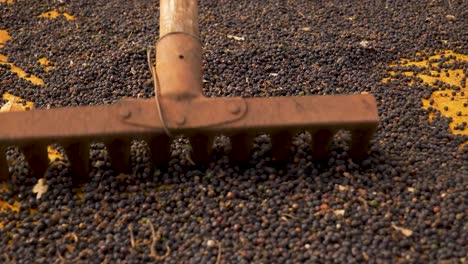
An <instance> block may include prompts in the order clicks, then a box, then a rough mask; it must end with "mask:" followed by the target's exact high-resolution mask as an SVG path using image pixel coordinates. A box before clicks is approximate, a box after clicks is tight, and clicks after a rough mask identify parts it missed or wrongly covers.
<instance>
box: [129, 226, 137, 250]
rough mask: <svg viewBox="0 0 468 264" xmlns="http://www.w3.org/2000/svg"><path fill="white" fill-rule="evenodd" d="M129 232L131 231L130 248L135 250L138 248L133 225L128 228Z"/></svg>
mask: <svg viewBox="0 0 468 264" xmlns="http://www.w3.org/2000/svg"><path fill="white" fill-rule="evenodd" d="M128 231H130V246H131V247H132V248H135V247H136V242H135V238H134V237H133V228H132V225H129V226H128Z"/></svg>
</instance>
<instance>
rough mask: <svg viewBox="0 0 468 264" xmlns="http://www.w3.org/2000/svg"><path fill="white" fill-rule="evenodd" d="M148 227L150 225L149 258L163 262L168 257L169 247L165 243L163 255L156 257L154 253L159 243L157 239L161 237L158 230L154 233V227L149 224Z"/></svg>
mask: <svg viewBox="0 0 468 264" xmlns="http://www.w3.org/2000/svg"><path fill="white" fill-rule="evenodd" d="M149 225H150V228H151V238H152V240H151V247H150V256H151V257H153V258H155V259H156V260H164V259H165V258H167V257H168V256H169V254H171V248H170V247H169V245H168V244H167V243H166V244H165V245H164V246H165V247H166V252H165V253H164V254H163V255H158V254H157V253H156V244H157V243H158V241H159V238H160V237H161V234H160V232H159V230H158V232H156V231H155V230H154V226H153V224H152V223H151V222H149Z"/></svg>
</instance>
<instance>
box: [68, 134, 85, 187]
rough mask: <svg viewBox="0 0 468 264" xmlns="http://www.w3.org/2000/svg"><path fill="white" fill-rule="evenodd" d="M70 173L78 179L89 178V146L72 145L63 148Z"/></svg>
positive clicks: (81, 144)
mask: <svg viewBox="0 0 468 264" xmlns="http://www.w3.org/2000/svg"><path fill="white" fill-rule="evenodd" d="M65 154H66V155H67V157H68V161H69V162H70V167H71V168H70V169H71V171H72V173H73V174H74V175H75V176H77V177H78V178H79V179H82V178H84V179H86V178H88V177H89V155H90V154H89V144H88V143H87V142H86V143H72V144H70V145H68V146H66V147H65Z"/></svg>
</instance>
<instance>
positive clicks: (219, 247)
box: [216, 241, 222, 264]
mask: <svg viewBox="0 0 468 264" xmlns="http://www.w3.org/2000/svg"><path fill="white" fill-rule="evenodd" d="M221 249H222V243H221V241H219V242H218V256H217V257H216V264H221Z"/></svg>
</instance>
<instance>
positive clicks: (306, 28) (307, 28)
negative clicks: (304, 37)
mask: <svg viewBox="0 0 468 264" xmlns="http://www.w3.org/2000/svg"><path fill="white" fill-rule="evenodd" d="M302 30H303V31H310V27H303V28H302Z"/></svg>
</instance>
